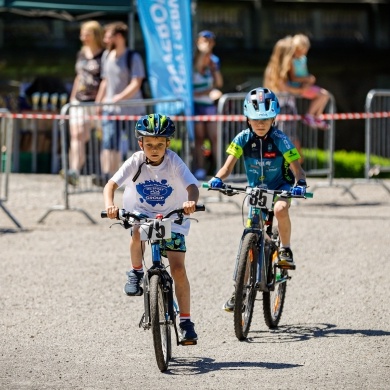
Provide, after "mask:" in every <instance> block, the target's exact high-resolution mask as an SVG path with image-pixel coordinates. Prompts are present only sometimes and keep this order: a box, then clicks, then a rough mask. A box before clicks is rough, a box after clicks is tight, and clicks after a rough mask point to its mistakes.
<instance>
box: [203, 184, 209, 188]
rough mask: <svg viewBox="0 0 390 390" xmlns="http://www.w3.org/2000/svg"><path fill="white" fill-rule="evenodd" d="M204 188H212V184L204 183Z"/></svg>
mask: <svg viewBox="0 0 390 390" xmlns="http://www.w3.org/2000/svg"><path fill="white" fill-rule="evenodd" d="M202 188H210V184H209V183H202Z"/></svg>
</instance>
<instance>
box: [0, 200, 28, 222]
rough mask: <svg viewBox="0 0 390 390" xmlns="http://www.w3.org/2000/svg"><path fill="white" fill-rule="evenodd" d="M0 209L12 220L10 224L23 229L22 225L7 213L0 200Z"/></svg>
mask: <svg viewBox="0 0 390 390" xmlns="http://www.w3.org/2000/svg"><path fill="white" fill-rule="evenodd" d="M0 207H1V208H2V209H3V211H4V212H5V213H6V214H7V215H8V217H9V218H10V219H11V220H12V222H13V223H14V224H15V225H16V226H17V227H18V228H19V229H23V227H22V225H21V224H20V223H19V222H18V221H17V219H16V218H15V217H14V216H13V215H12V214H11V213H10V212H9V211H8V209H7V208H6V207H5V206H4V204H3V202H2V201H1V200H0Z"/></svg>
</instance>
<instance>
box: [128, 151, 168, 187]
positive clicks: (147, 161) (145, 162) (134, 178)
mask: <svg viewBox="0 0 390 390" xmlns="http://www.w3.org/2000/svg"><path fill="white" fill-rule="evenodd" d="M164 157H165V156H162V158H161V160H160V161H159V162H158V164H157V165H160V164H161V163H162V162H163V161H164ZM144 164H146V165H149V164H150V165H155V164H154V163H152V162H151V161H150V160H149V159H148V158H147V157H146V160H145V161H144V162H143V163H142V164H141V165H140V166H139V168H138V171H137V173H136V174H135V175H134V177H133V178H132V180H133V182H135V181H136V180H137V179H138V178H139V175H140V174H141V169H142V166H143V165H144Z"/></svg>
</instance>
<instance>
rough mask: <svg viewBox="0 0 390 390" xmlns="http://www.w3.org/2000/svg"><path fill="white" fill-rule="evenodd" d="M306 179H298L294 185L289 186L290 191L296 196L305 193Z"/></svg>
mask: <svg viewBox="0 0 390 390" xmlns="http://www.w3.org/2000/svg"><path fill="white" fill-rule="evenodd" d="M306 187H307V184H306V181H305V180H302V179H301V180H298V181H297V183H296V184H295V186H294V187H292V188H291V193H292V194H293V195H296V196H304V195H305V194H306Z"/></svg>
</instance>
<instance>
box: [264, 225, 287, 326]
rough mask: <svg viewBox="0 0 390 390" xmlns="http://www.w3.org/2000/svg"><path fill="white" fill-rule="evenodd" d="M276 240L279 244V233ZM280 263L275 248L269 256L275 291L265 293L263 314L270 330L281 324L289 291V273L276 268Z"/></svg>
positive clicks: (270, 280) (270, 277)
mask: <svg viewBox="0 0 390 390" xmlns="http://www.w3.org/2000/svg"><path fill="white" fill-rule="evenodd" d="M273 234H274V239H275V240H276V242H277V246H278V243H279V233H278V232H277V231H276V230H275V231H274V233H273ZM277 261H278V253H277V247H274V248H273V251H270V253H269V254H268V259H267V265H268V269H269V272H268V275H269V280H268V283H269V284H271V283H274V284H275V289H274V290H273V291H268V292H263V313H264V320H265V323H266V325H267V326H268V327H269V328H270V329H273V328H276V327H277V326H278V324H279V321H280V318H281V316H282V311H283V307H284V301H285V298H286V291H287V280H288V271H287V270H285V269H280V268H277V267H276V268H275V267H274V265H275V263H276V262H277Z"/></svg>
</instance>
